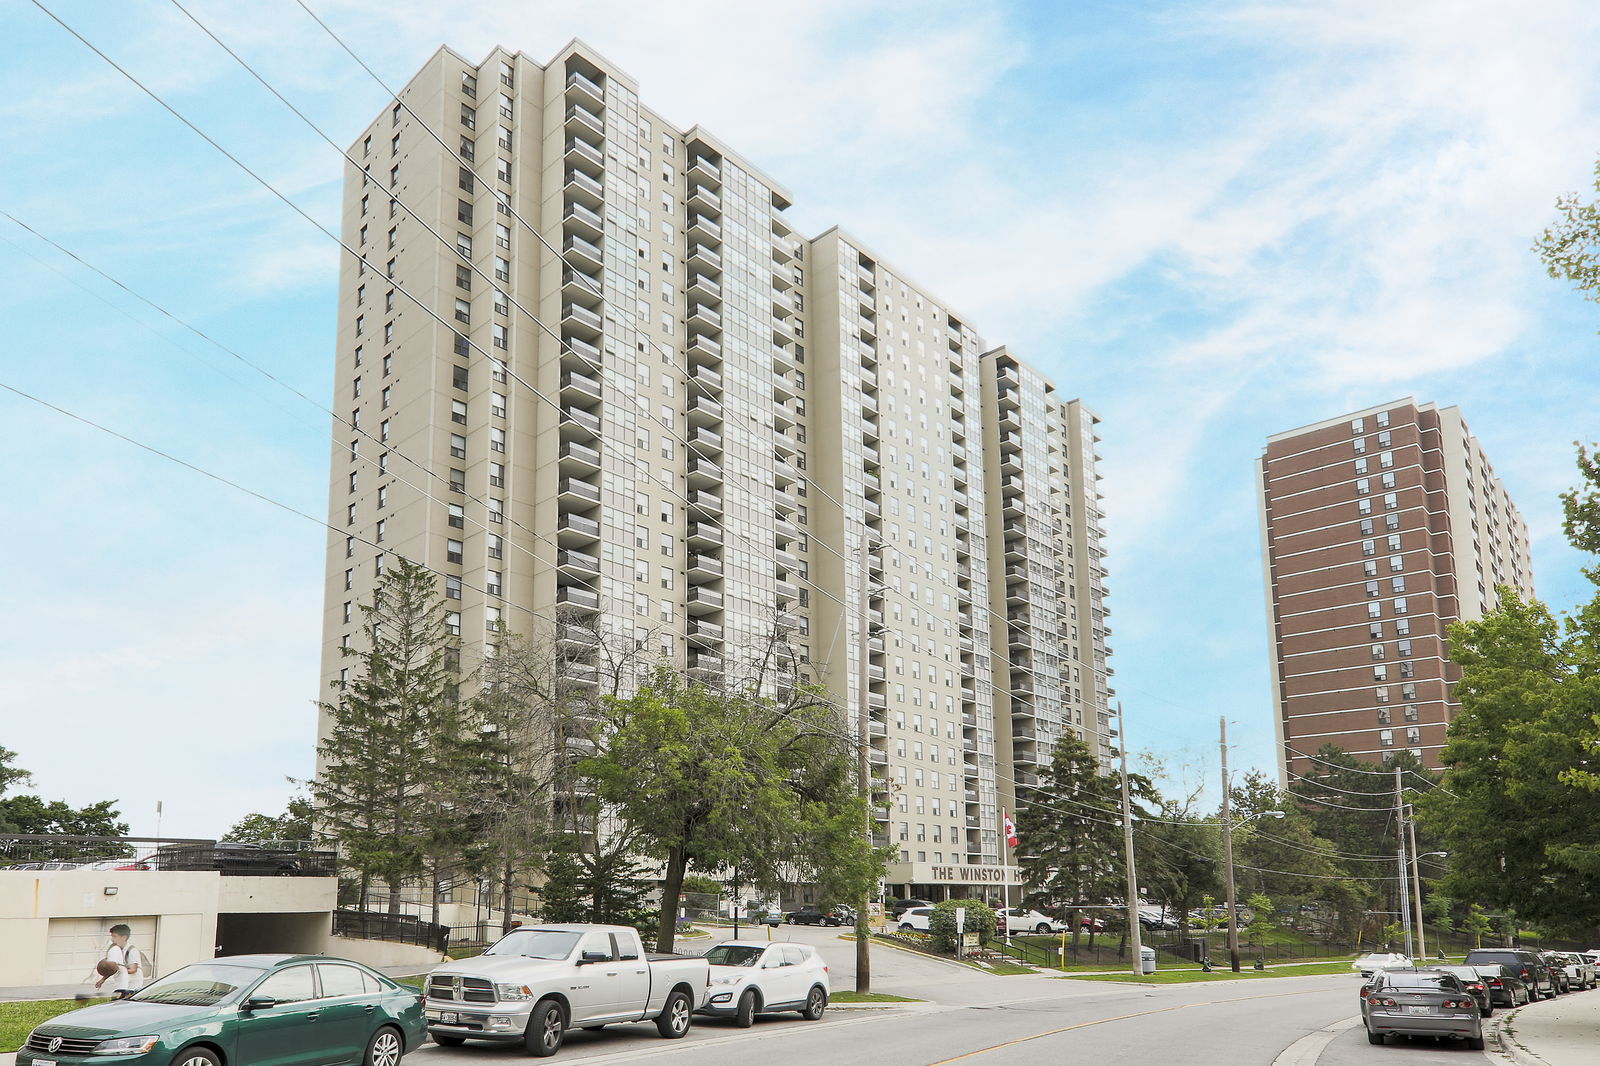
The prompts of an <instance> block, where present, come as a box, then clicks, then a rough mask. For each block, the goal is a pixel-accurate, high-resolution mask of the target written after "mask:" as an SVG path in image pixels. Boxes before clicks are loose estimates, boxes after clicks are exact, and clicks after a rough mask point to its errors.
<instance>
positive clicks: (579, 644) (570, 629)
mask: <svg viewBox="0 0 1600 1066" xmlns="http://www.w3.org/2000/svg"><path fill="white" fill-rule="evenodd" d="M556 643H557V644H558V645H559V646H560V650H561V651H562V653H563V654H566V655H578V654H581V653H583V652H585V651H592V650H593V649H594V647H595V645H597V644H599V643H600V634H599V633H596V632H595V631H594V630H592V629H590V628H589V627H587V626H575V625H563V626H557V627H556Z"/></svg>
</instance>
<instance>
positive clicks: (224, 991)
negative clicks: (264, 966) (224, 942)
mask: <svg viewBox="0 0 1600 1066" xmlns="http://www.w3.org/2000/svg"><path fill="white" fill-rule="evenodd" d="M260 976H261V971H260V970H256V969H252V968H250V967H248V966H226V965H222V964H219V963H214V962H201V963H196V964H195V965H193V966H185V967H184V968H183V969H181V970H175V971H174V972H172V973H169V974H167V976H165V977H163V978H161V979H160V980H158V981H155V982H153V983H151V984H148V985H146V986H145V987H143V988H141V989H140V990H139V991H137V992H135V993H134V994H133V995H131V996H129V997H128V998H129V999H136V1000H138V1001H140V1002H141V1003H171V1004H176V1005H181V1006H185V1007H214V1006H216V1005H217V1004H218V1003H221V1002H223V1001H224V1000H226V999H229V998H231V997H233V996H234V995H236V994H237V993H238V992H239V990H240V989H242V988H244V987H245V986H246V985H248V984H249V983H250V982H252V981H254V980H255V979H256V978H258V977H260Z"/></svg>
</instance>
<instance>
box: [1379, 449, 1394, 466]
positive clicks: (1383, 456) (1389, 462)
mask: <svg viewBox="0 0 1600 1066" xmlns="http://www.w3.org/2000/svg"><path fill="white" fill-rule="evenodd" d="M1393 465H1394V452H1380V453H1379V454H1378V466H1379V467H1381V468H1383V469H1388V468H1389V467H1391V466H1393Z"/></svg>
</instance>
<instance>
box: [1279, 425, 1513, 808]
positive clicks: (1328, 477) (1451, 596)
mask: <svg viewBox="0 0 1600 1066" xmlns="http://www.w3.org/2000/svg"><path fill="white" fill-rule="evenodd" d="M1257 474H1258V478H1259V484H1260V493H1261V496H1260V498H1261V508H1262V509H1261V521H1262V530H1263V534H1264V540H1265V560H1264V561H1265V566H1266V585H1267V609H1268V613H1269V617H1270V619H1271V624H1272V649H1273V689H1274V694H1275V696H1276V702H1277V712H1278V714H1277V718H1278V723H1277V724H1278V763H1279V768H1280V772H1281V774H1282V775H1283V779H1284V780H1285V781H1287V780H1289V779H1291V778H1293V777H1297V776H1300V775H1302V774H1304V773H1306V772H1308V770H1309V769H1310V767H1311V765H1312V764H1311V763H1310V761H1309V760H1308V759H1307V758H1306V756H1310V755H1315V754H1316V751H1317V749H1318V748H1319V747H1321V746H1322V745H1323V744H1327V743H1333V744H1337V745H1338V746H1339V747H1341V748H1343V749H1345V750H1346V751H1348V752H1350V753H1352V754H1354V755H1357V756H1360V757H1361V758H1364V759H1368V760H1372V761H1379V760H1381V759H1382V758H1383V757H1384V756H1386V755H1388V754H1390V753H1392V752H1394V751H1396V750H1400V749H1408V750H1410V751H1411V752H1412V753H1413V754H1414V755H1416V756H1417V757H1418V758H1420V759H1422V761H1423V762H1424V763H1426V764H1427V765H1429V766H1437V765H1438V754H1439V749H1440V747H1442V746H1443V744H1444V740H1445V731H1446V729H1447V728H1448V726H1449V724H1450V722H1451V721H1452V720H1453V718H1454V715H1455V711H1456V703H1455V700H1454V698H1453V696H1452V691H1451V689H1452V685H1453V683H1454V682H1455V681H1456V680H1457V678H1458V676H1459V674H1458V671H1457V670H1456V668H1455V667H1454V666H1453V665H1452V664H1451V663H1450V661H1449V657H1448V647H1447V643H1446V639H1445V637H1446V634H1445V629H1446V627H1447V626H1448V625H1449V624H1450V623H1451V622H1455V621H1458V620H1462V619H1467V620H1471V619H1476V618H1481V617H1482V616H1483V614H1484V612H1485V611H1488V610H1490V609H1491V608H1493V606H1494V604H1495V602H1496V594H1495V588H1496V586H1498V585H1509V586H1511V587H1512V588H1514V589H1516V590H1517V591H1518V593H1519V594H1521V595H1523V596H1531V595H1533V572H1532V569H1531V565H1530V558H1529V546H1528V528H1527V525H1526V524H1525V523H1524V522H1523V520H1522V516H1521V514H1519V513H1518V511H1517V508H1516V505H1515V504H1513V503H1512V502H1511V497H1510V496H1509V495H1507V493H1506V490H1505V486H1504V485H1502V484H1501V482H1500V479H1499V478H1498V477H1496V476H1495V474H1494V470H1493V468H1492V467H1491V466H1490V465H1489V460H1488V457H1487V456H1486V455H1485V454H1484V451H1483V448H1482V446H1481V445H1480V444H1479V443H1478V440H1477V438H1476V437H1474V436H1473V435H1472V434H1471V432H1470V431H1469V430H1468V429H1467V424H1466V421H1465V419H1464V418H1463V417H1462V415H1461V411H1460V409H1459V408H1456V407H1446V408H1439V407H1437V406H1436V405H1434V404H1431V403H1421V404H1419V403H1417V402H1416V401H1415V400H1413V399H1411V398H1407V399H1404V400H1397V401H1395V402H1393V403H1388V404H1383V405H1381V406H1378V407H1371V408H1367V409H1366V410H1362V411H1356V412H1354V413H1352V414H1349V415H1342V416H1340V417H1338V418H1331V419H1328V420H1327V421H1324V422H1318V423H1317V424H1315V425H1311V426H1306V427H1304V428H1302V429H1296V430H1290V431H1288V432H1286V433H1279V434H1276V435H1274V436H1272V437H1269V438H1268V439H1267V448H1266V451H1265V453H1264V454H1263V455H1262V457H1261V460H1260V465H1259V468H1258V471H1257Z"/></svg>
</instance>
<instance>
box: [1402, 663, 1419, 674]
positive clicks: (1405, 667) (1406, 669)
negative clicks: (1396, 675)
mask: <svg viewBox="0 0 1600 1066" xmlns="http://www.w3.org/2000/svg"><path fill="white" fill-rule="evenodd" d="M1400 676H1401V677H1416V676H1417V664H1416V663H1413V662H1404V663H1401V664H1400Z"/></svg>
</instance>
